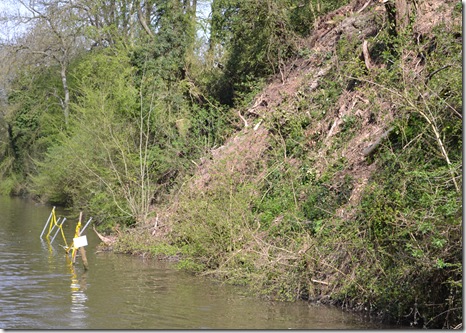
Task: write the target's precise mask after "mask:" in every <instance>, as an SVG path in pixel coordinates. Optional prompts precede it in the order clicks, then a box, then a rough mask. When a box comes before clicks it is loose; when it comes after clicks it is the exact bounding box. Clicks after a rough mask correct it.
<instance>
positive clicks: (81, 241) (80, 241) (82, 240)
mask: <svg viewBox="0 0 466 333" xmlns="http://www.w3.org/2000/svg"><path fill="white" fill-rule="evenodd" d="M73 244H74V247H75V248H76V249H77V248H78V247H83V246H87V237H86V236H80V237H76V238H73Z"/></svg>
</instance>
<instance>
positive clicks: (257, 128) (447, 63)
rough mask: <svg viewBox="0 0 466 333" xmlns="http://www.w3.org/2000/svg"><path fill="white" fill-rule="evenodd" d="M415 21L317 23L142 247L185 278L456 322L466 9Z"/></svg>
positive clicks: (434, 7) (379, 13) (435, 11)
mask: <svg viewBox="0 0 466 333" xmlns="http://www.w3.org/2000/svg"><path fill="white" fill-rule="evenodd" d="M409 9H410V15H411V24H408V25H407V26H406V27H401V28H400V30H399V31H398V33H397V36H396V37H393V36H392V35H390V33H391V32H390V29H389V22H388V21H387V12H386V7H385V6H384V5H383V4H382V3H379V2H377V1H370V0H369V1H367V2H365V1H353V2H351V3H350V4H349V5H347V6H345V7H342V8H340V9H339V10H337V11H334V12H332V13H329V14H327V15H326V16H325V17H323V18H321V19H320V20H319V21H318V22H317V23H316V26H315V29H314V33H313V34H312V35H311V37H310V38H309V39H307V40H305V41H303V45H302V50H301V56H300V57H299V58H297V59H295V60H294V61H292V62H291V63H289V64H288V65H287V66H286V67H282V70H281V73H280V74H279V75H277V76H276V77H275V78H272V79H271V81H270V82H269V84H268V85H267V86H266V87H265V88H264V89H263V90H262V91H261V92H260V94H258V95H257V96H256V98H255V99H254V101H253V102H252V103H251V104H250V106H249V107H245V108H243V109H239V110H235V111H234V112H235V113H236V114H237V115H238V118H237V119H238V126H239V127H242V129H241V130H239V131H238V132H237V133H236V134H235V135H233V136H232V137H231V138H229V139H228V140H226V142H225V143H224V145H223V146H221V147H218V148H216V149H214V150H212V151H211V154H210V155H209V156H206V157H205V158H203V159H201V160H200V161H193V162H194V163H195V164H196V165H197V169H196V171H195V172H194V174H193V176H192V177H191V178H190V179H187V180H186V183H185V185H184V186H182V187H181V189H180V190H179V191H178V192H177V193H175V194H174V195H173V198H172V199H173V200H172V203H171V204H170V205H169V206H168V207H164V208H162V207H157V209H156V211H157V219H156V221H154V224H151V225H148V226H147V227H146V228H147V230H149V231H148V234H150V235H152V236H151V237H153V238H150V237H149V239H147V238H144V241H141V238H139V242H144V243H145V247H144V249H146V250H147V249H149V250H150V249H151V251H153V252H160V251H162V252H163V250H160V246H159V245H151V244H154V242H155V243H157V242H159V241H160V240H163V241H164V242H168V243H170V246H173V247H174V248H176V249H181V252H182V253H183V255H184V257H185V258H186V259H185V261H183V264H184V266H185V267H187V268H191V269H194V270H198V271H201V272H203V274H212V275H215V276H218V277H220V278H223V279H227V280H229V281H231V282H232V283H245V284H247V285H249V286H251V287H253V288H255V289H256V290H258V291H259V292H260V293H263V294H266V295H267V296H273V297H277V298H285V299H296V298H304V299H309V300H311V301H319V302H327V303H328V302H330V303H333V304H338V305H340V306H342V307H344V308H350V309H358V310H367V311H369V312H370V313H371V314H376V315H378V316H380V317H381V318H384V319H391V320H393V321H397V322H400V323H401V322H402V323H407V324H411V325H415V326H425V327H449V328H450V327H454V326H456V325H457V324H458V323H460V322H461V309H462V300H461V291H462V284H461V279H462V273H461V270H462V264H461V191H460V188H461V182H462V179H461V173H462V162H461V160H462V124H461V122H462V114H461V107H462V104H461V39H462V36H461V6H460V5H459V4H458V3H457V2H455V1H436V0H429V1H423V2H422V3H416V5H415V6H414V5H412V6H411V7H410V8H409ZM126 241H127V240H126ZM127 242H129V241H127ZM120 246H121V247H120V248H121V249H127V248H128V246H127V244H124V242H122V243H121V244H120ZM165 250H166V248H165Z"/></svg>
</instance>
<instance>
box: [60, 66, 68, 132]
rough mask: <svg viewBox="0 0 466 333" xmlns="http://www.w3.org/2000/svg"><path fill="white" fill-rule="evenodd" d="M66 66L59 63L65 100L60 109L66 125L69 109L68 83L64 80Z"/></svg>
mask: <svg viewBox="0 0 466 333" xmlns="http://www.w3.org/2000/svg"><path fill="white" fill-rule="evenodd" d="M66 69H67V68H66V64H65V63H63V62H62V63H61V71H60V75H61V82H62V85H63V91H64V93H65V98H64V100H63V103H62V108H63V115H64V117H65V124H66V125H68V119H69V112H70V111H69V109H70V90H69V89H68V82H67V79H66Z"/></svg>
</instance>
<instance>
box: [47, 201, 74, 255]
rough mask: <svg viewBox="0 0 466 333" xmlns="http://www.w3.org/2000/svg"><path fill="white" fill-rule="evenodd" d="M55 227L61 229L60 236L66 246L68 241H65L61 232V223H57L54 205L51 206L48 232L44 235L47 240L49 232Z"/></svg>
mask: <svg viewBox="0 0 466 333" xmlns="http://www.w3.org/2000/svg"><path fill="white" fill-rule="evenodd" d="M55 226H56V227H57V228H59V229H60V231H61V236H62V238H63V241H64V242H65V246H66V247H68V243H67V242H66V238H65V233H64V232H63V228H62V225H61V224H58V223H57V217H56V215H55V207H53V208H52V221H51V222H50V226H49V232H48V233H47V235H46V236H45V238H46V239H47V240H48V239H49V237H50V233H51V232H52V229H53V228H54V227H55Z"/></svg>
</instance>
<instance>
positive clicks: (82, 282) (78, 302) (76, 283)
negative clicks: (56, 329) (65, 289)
mask: <svg viewBox="0 0 466 333" xmlns="http://www.w3.org/2000/svg"><path fill="white" fill-rule="evenodd" d="M67 259H68V260H67V265H68V267H69V269H70V272H71V287H70V288H71V319H72V321H71V323H70V326H72V327H74V328H82V327H83V324H84V323H86V322H87V307H86V301H87V295H86V289H87V282H86V274H87V273H86V272H83V273H82V274H81V276H80V277H79V278H78V275H77V274H76V269H75V267H74V265H73V263H72V262H71V260H70V259H69V258H68V257H67Z"/></svg>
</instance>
